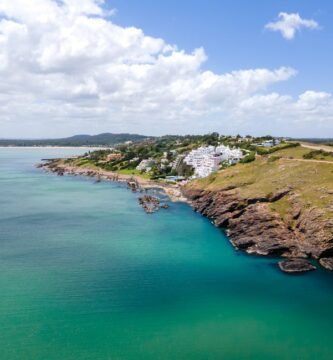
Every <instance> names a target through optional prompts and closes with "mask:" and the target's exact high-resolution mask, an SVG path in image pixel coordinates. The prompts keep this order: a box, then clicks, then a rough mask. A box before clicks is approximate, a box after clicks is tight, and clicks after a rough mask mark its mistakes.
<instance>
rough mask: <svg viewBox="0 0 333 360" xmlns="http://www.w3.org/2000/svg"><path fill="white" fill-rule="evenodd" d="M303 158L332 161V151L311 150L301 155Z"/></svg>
mask: <svg viewBox="0 0 333 360" xmlns="http://www.w3.org/2000/svg"><path fill="white" fill-rule="evenodd" d="M303 159H314V160H327V161H333V152H329V151H324V150H313V151H310V152H308V153H306V154H304V155H303Z"/></svg>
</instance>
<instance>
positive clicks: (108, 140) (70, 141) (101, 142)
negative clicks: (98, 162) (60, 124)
mask: <svg viewBox="0 0 333 360" xmlns="http://www.w3.org/2000/svg"><path fill="white" fill-rule="evenodd" d="M147 138H148V137H147V136H143V135H137V134H111V133H105V134H99V135H76V136H71V137H68V138H63V139H42V140H39V139H36V140H20V139H16V140H15V139H13V140H6V139H0V146H110V145H115V144H119V143H123V142H126V141H133V142H138V141H142V140H144V139H147Z"/></svg>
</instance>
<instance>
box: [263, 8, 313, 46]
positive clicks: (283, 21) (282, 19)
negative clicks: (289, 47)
mask: <svg viewBox="0 0 333 360" xmlns="http://www.w3.org/2000/svg"><path fill="white" fill-rule="evenodd" d="M265 28H266V29H268V30H272V31H279V32H280V33H281V35H282V36H283V37H284V38H285V39H287V40H292V39H293V38H294V37H295V35H296V32H297V31H300V30H301V29H302V28H304V29H312V30H313V29H319V24H318V23H317V22H316V21H314V20H312V19H302V18H301V17H300V15H299V14H298V13H292V14H288V13H285V12H280V13H279V16H278V20H277V21H276V22H270V23H268V24H266V25H265Z"/></svg>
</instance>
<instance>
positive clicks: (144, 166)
mask: <svg viewBox="0 0 333 360" xmlns="http://www.w3.org/2000/svg"><path fill="white" fill-rule="evenodd" d="M154 165H155V161H154V160H153V159H151V158H150V159H144V160H142V161H141V162H140V164H139V165H138V166H137V167H136V170H139V171H150V170H151V168H152V167H153V166H154Z"/></svg>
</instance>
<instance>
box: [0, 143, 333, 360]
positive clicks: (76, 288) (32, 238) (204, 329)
mask: <svg viewBox="0 0 333 360" xmlns="http://www.w3.org/2000/svg"><path fill="white" fill-rule="evenodd" d="M78 152H83V150H82V149H80V150H79V149H75V150H73V149H46V148H44V149H6V148H2V149H0V294H1V295H0V324H1V333H0V349H1V354H0V358H1V359H4V360H12V359H33V360H45V359H48V360H53V359H57V360H58V359H59V360H60V359H61V360H68V359H73V360H74V359H75V360H81V359H94V360H96V359H154V360H155V359H222V358H223V359H332V358H333V348H332V344H331V341H332V340H333V330H332V324H333V314H332V305H333V286H332V285H333V274H331V273H328V272H326V271H324V270H319V271H316V272H313V273H309V274H306V275H302V276H288V275H285V274H283V273H281V272H280V271H279V270H277V267H276V261H275V260H274V259H266V258H258V257H251V256H246V255H243V254H241V253H238V252H235V251H234V250H233V248H232V247H231V246H230V244H229V242H228V240H227V239H226V237H225V236H224V234H223V233H222V232H221V231H220V230H218V229H216V228H215V227H214V226H213V225H211V224H210V222H209V221H208V220H207V219H205V218H203V217H201V216H200V215H198V214H196V213H194V212H193V211H192V210H191V208H190V207H188V206H187V205H185V204H174V203H172V204H171V207H170V208H169V209H168V210H161V211H160V212H158V213H156V214H154V215H146V214H145V213H144V212H143V210H142V209H141V208H140V207H139V206H138V204H137V201H136V197H137V196H138V195H136V194H133V193H131V192H130V191H128V190H127V189H126V188H125V187H124V186H123V185H120V184H115V183H107V182H101V183H97V184H96V183H94V181H93V180H92V179H85V178H78V177H67V176H65V177H58V176H54V175H50V174H45V173H43V172H42V171H41V170H38V169H36V168H34V164H35V163H36V162H38V161H39V160H40V159H41V158H49V157H57V156H65V155H73V153H78Z"/></svg>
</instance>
